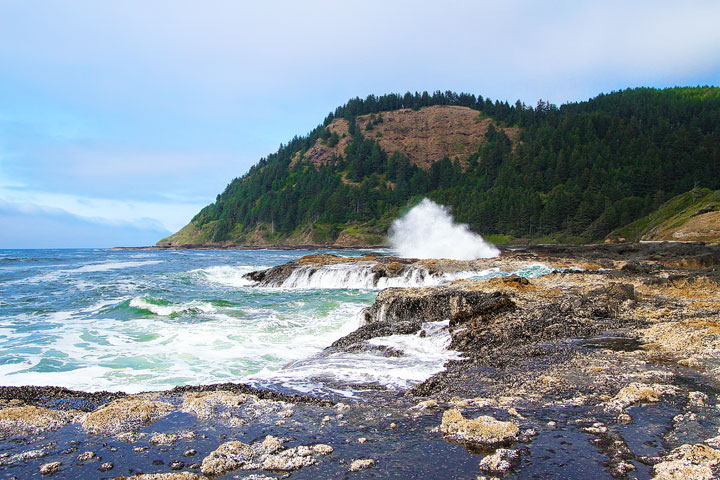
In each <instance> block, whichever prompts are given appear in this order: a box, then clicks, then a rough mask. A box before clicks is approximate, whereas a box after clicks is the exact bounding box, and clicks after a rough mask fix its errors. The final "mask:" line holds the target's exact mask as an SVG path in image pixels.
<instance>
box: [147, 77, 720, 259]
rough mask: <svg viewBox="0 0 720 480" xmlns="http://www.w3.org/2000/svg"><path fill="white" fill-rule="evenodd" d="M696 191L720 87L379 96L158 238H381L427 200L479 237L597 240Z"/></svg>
mask: <svg viewBox="0 0 720 480" xmlns="http://www.w3.org/2000/svg"><path fill="white" fill-rule="evenodd" d="M694 187H705V188H710V189H718V188H720V88H716V87H695V88H673V89H663V90H658V89H650V88H638V89H628V90H623V91H619V92H613V93H610V94H601V95H599V96H597V97H595V98H593V99H590V100H588V101H586V102H579V103H570V104H566V105H562V106H561V107H556V106H554V105H551V104H547V103H545V102H539V103H538V105H537V106H535V107H529V106H526V105H523V104H522V103H520V102H517V103H515V104H514V105H510V104H508V103H507V102H499V101H494V102H493V101H490V100H489V99H484V98H483V97H482V96H479V97H476V96H474V95H470V94H455V93H452V92H445V93H441V92H436V93H435V94H432V95H430V94H427V93H423V94H417V93H416V94H409V93H408V94H405V95H395V94H393V95H385V96H382V97H375V96H371V97H368V98H366V99H364V100H361V99H353V100H351V101H350V102H348V103H347V104H346V105H344V106H342V107H339V108H338V109H336V111H335V112H333V113H332V114H330V115H329V116H328V117H327V118H326V119H325V121H324V122H323V124H322V125H320V126H318V127H317V128H315V129H314V130H313V131H312V132H310V133H309V134H308V135H307V136H304V137H295V138H294V139H293V140H291V141H290V142H289V143H288V144H287V145H283V146H281V148H280V149H279V150H278V151H277V152H276V153H273V154H271V155H269V156H268V157H267V158H263V159H261V160H260V161H259V162H258V164H256V165H255V166H253V167H252V168H251V169H250V171H249V172H247V173H246V174H245V175H243V176H242V177H240V178H236V179H235V180H233V181H232V182H231V183H230V184H229V185H228V186H227V188H226V189H225V191H224V192H223V193H221V194H220V195H218V197H217V199H216V201H215V202H214V203H212V204H210V205H208V206H207V207H205V208H203V209H202V210H201V211H200V212H199V213H198V214H197V215H196V216H195V217H194V218H193V219H192V221H191V222H190V223H189V224H188V225H186V226H185V227H183V228H182V229H181V230H180V231H178V232H177V233H175V234H174V235H172V236H170V237H168V238H166V239H163V240H161V241H159V242H158V245H161V246H180V245H218V246H228V245H254V246H270V245H279V244H285V245H342V246H352V245H377V244H382V243H383V242H384V236H385V234H386V233H387V230H388V228H389V225H390V223H391V222H392V220H393V219H394V218H396V217H397V216H398V215H400V214H401V213H402V211H404V210H405V209H407V208H408V207H409V206H410V205H413V204H414V203H416V202H417V201H418V200H419V199H420V198H422V197H429V198H431V199H433V200H435V201H437V202H439V203H442V204H445V205H447V206H449V207H450V208H451V210H452V213H453V214H454V215H455V217H456V218H457V219H458V220H459V221H461V222H464V223H467V224H469V225H470V227H471V228H472V229H473V230H476V231H479V232H480V233H482V234H502V235H504V236H505V237H506V238H508V237H509V238H529V239H535V240H543V241H545V240H547V241H571V242H583V241H596V240H601V239H603V238H605V237H606V236H607V235H608V234H609V233H610V232H613V231H614V230H615V229H618V228H620V227H623V226H625V225H628V224H631V223H632V222H634V221H636V220H638V219H640V218H642V217H644V216H646V215H649V214H650V213H652V212H654V211H655V210H656V209H657V208H659V207H660V206H661V205H663V204H664V203H665V202H667V201H668V199H671V198H673V197H675V196H676V195H679V194H682V193H683V192H688V191H689V190H691V189H692V188H694ZM688 238H689V237H688Z"/></svg>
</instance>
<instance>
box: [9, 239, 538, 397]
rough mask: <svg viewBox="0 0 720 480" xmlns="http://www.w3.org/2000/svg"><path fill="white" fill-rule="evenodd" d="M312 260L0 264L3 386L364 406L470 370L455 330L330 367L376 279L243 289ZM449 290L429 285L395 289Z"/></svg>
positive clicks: (116, 254)
mask: <svg viewBox="0 0 720 480" xmlns="http://www.w3.org/2000/svg"><path fill="white" fill-rule="evenodd" d="M309 253H315V252H311V251H301V250H293V251H277V250H166V251H155V250H130V251H108V250H99V249H98V250H93V249H78V250H0V385H58V386H63V387H68V388H72V389H81V390H88V391H97V390H112V391H116V390H121V391H126V392H139V391H147V390H161V389H167V388H172V387H174V386H176V385H187V384H206V383H218V382H248V383H252V384H255V385H265V386H272V385H278V386H282V387H284V388H289V389H292V390H295V391H299V392H317V391H320V390H323V389H330V390H332V391H334V392H340V393H342V394H347V395H352V391H353V388H352V385H353V384H364V383H365V384H366V383H375V384H382V385H385V386H387V387H388V388H404V387H408V386H411V385H413V384H415V383H417V382H420V381H422V380H424V379H425V378H427V377H429V376H430V375H432V374H433V373H435V372H437V371H440V369H441V368H442V364H443V363H444V362H445V361H447V360H448V359H451V358H458V357H459V355H458V354H457V353H456V352H451V351H448V350H446V349H445V346H446V344H447V340H448V337H447V334H446V333H445V332H444V329H443V327H444V325H442V324H437V325H428V331H429V332H434V334H431V335H427V336H426V337H425V338H420V337H418V336H414V335H396V336H393V337H386V338H384V339H375V340H373V341H372V342H374V343H376V344H379V345H389V346H394V347H396V348H401V349H402V350H403V351H405V352H406V355H404V356H402V357H397V358H385V357H382V356H380V355H376V354H373V353H369V352H356V353H340V352H336V353H332V354H327V352H325V353H324V352H323V349H324V348H325V347H327V346H328V345H330V343H332V342H333V341H334V340H336V339H337V338H340V337H341V336H343V335H345V334H347V333H350V332H352V331H353V330H354V329H356V328H357V327H358V326H359V325H360V316H359V313H360V312H361V310H362V309H363V308H365V307H367V306H369V305H371V304H372V302H373V300H374V298H375V296H376V295H377V292H378V290H379V288H380V286H379V285H373V284H372V282H368V279H367V276H366V274H365V273H364V272H365V270H363V268H359V269H358V268H357V267H352V268H349V267H348V268H345V269H344V268H343V267H342V266H341V267H339V268H337V267H336V268H335V269H333V270H331V271H328V272H324V273H323V275H316V276H315V278H307V277H303V276H302V275H301V274H300V275H298V276H296V277H295V278H293V279H292V282H289V283H288V284H287V285H279V286H277V287H275V288H258V287H254V286H253V285H252V283H251V282H249V281H247V280H245V279H244V278H243V275H244V274H245V273H248V272H250V271H253V270H258V269H262V268H267V267H270V266H273V265H278V264H281V263H285V262H287V261H289V260H292V259H294V258H299V257H301V256H303V255H306V254H309ZM330 253H336V254H338V255H345V256H348V255H361V254H362V253H365V252H363V251H350V252H349V251H341V252H330ZM300 273H302V272H300ZM542 273H546V269H545V270H544V267H542V266H537V267H535V268H534V269H531V270H529V271H527V272H523V274H525V275H526V276H537V275H539V274H542ZM497 275H501V273H500V272H498V271H497V270H492V271H485V272H469V273H468V274H467V275H466V276H469V277H473V276H475V277H477V276H480V277H488V276H497ZM441 281H442V279H437V278H434V279H430V278H427V277H423V276H422V275H420V276H417V275H416V276H414V277H413V278H407V279H400V280H398V282H396V286H403V285H402V283H403V282H405V283H407V284H409V285H421V284H428V283H438V282H441Z"/></svg>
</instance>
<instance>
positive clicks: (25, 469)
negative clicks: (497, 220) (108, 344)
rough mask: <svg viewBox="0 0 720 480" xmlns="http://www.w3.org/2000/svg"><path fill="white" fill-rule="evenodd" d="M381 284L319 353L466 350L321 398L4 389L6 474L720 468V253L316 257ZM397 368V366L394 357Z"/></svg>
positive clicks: (362, 474) (617, 250)
mask: <svg viewBox="0 0 720 480" xmlns="http://www.w3.org/2000/svg"><path fill="white" fill-rule="evenodd" d="M348 262H358V263H359V264H361V265H362V266H363V268H366V269H368V270H369V271H371V272H372V275H373V282H375V284H380V283H381V282H383V281H387V279H392V278H406V279H407V278H415V277H413V275H416V274H417V272H418V271H421V272H422V275H425V276H426V277H425V278H426V279H427V278H431V277H432V278H441V277H442V276H443V275H445V276H446V277H445V278H449V277H447V276H448V275H454V274H457V273H459V272H467V271H481V270H486V269H488V268H500V269H502V270H503V271H514V270H518V269H522V268H530V267H532V266H533V265H536V264H537V263H538V262H541V263H542V264H543V265H545V266H547V267H550V268H552V269H554V270H553V271H552V273H549V274H547V275H544V276H541V277H539V278H534V279H530V280H528V279H526V278H523V277H519V276H505V277H502V278H494V279H491V280H484V281H478V280H459V281H453V282H443V283H442V284H441V285H438V286H434V287H420V288H388V289H385V290H383V291H381V292H380V293H379V294H378V297H377V299H376V301H375V304H374V305H373V306H371V307H370V308H368V309H367V310H366V311H365V312H364V315H365V320H366V322H365V325H363V326H361V327H360V328H359V329H358V330H356V331H355V332H353V333H351V334H350V335H348V336H346V337H343V338H341V339H339V340H337V341H336V342H335V343H333V345H331V346H328V351H336V350H348V351H362V350H364V349H368V350H370V349H373V348H375V349H376V348H377V346H374V345H373V344H372V343H369V342H368V341H369V340H370V339H372V338H376V337H381V336H388V335H393V334H412V335H417V336H424V335H429V334H431V333H429V332H427V331H426V328H427V324H428V322H446V323H447V326H446V327H445V328H447V329H448V331H449V334H450V338H451V340H450V342H451V343H450V348H453V349H455V350H458V351H460V352H462V353H463V355H464V358H463V359H462V360H458V361H453V362H450V363H449V364H448V365H446V369H445V371H444V372H442V373H440V374H437V375H435V376H434V377H432V378H430V379H428V380H426V381H425V382H422V383H420V384H418V385H416V386H415V387H414V388H413V389H412V390H411V391H407V392H396V391H385V390H382V389H380V388H368V389H367V390H366V391H365V392H360V393H358V394H357V396H356V397H354V398H349V399H341V398H334V399H329V400H328V399H320V398H311V397H305V396H298V395H286V394H281V393H274V392H269V391H265V390H254V389H251V388H249V387H247V386H244V385H237V384H226V385H212V386H201V387H179V388H176V389H173V390H171V391H167V392H154V393H147V394H140V395H132V396H129V395H123V394H110V393H95V394H86V393H82V392H71V391H68V390H63V389H57V388H41V387H21V388H11V387H4V388H0V399H1V400H0V406H2V409H1V410H0V438H2V441H0V477H1V478H12V477H13V476H14V477H17V478H33V477H36V478H41V477H47V478H116V477H119V478H123V477H125V478H138V479H201V478H245V479H248V480H249V479H267V478H285V477H287V476H290V477H291V478H371V477H372V478H393V477H395V478H420V477H425V478H466V479H471V478H478V477H479V478H482V477H486V478H492V477H507V478H589V477H595V478H612V477H614V478H638V479H642V478H655V479H681V478H682V479H685V478H697V479H711V478H718V476H719V475H720V431H719V427H720V398H719V397H718V395H719V394H720V390H719V389H720V383H719V382H718V378H719V373H718V372H720V370H719V368H720V288H719V284H720V249H719V248H718V247H708V246H704V245H701V244H644V245H602V246H589V247H533V248H532V249H529V248H528V249H518V250H515V251H506V252H503V254H502V256H501V257H499V258H496V259H488V260H477V261H474V262H454V261H443V260H432V261H417V260H407V259H398V258H393V257H383V256H372V257H360V258H358V259H354V260H348V259H347V258H341V257H334V256H331V255H319V256H310V257H304V258H303V259H300V260H298V261H295V262H291V263H289V264H286V265H284V266H279V267H275V268H273V269H270V270H266V271H263V272H254V273H252V274H250V275H249V278H251V279H252V280H254V281H256V282H257V283H258V285H264V286H277V285H282V284H283V283H284V282H286V281H287V280H288V279H289V278H291V277H292V275H293V274H294V272H297V271H298V270H299V269H305V270H304V277H303V278H305V279H307V278H309V277H311V276H312V275H314V274H316V272H323V271H324V270H323V269H325V268H327V267H328V266H332V265H335V266H337V265H344V264H347V263H348ZM386 353H387V354H388V355H399V356H401V355H403V352H402V351H388V352H386Z"/></svg>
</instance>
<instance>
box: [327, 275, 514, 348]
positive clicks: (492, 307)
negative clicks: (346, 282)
mask: <svg viewBox="0 0 720 480" xmlns="http://www.w3.org/2000/svg"><path fill="white" fill-rule="evenodd" d="M475 285H476V284H475V283H474V282H454V283H452V284H449V285H445V286H441V287H426V288H388V289H385V290H383V291H382V292H380V293H379V294H378V296H377V298H376V299H375V303H374V304H373V305H372V306H371V307H370V308H367V309H365V310H364V311H363V316H364V318H365V322H366V324H365V325H363V326H361V327H360V328H358V329H357V330H355V331H354V332H352V333H351V334H349V335H346V336H345V337H343V338H341V339H339V340H337V341H336V342H335V343H333V344H332V347H333V348H343V349H352V348H355V346H356V345H357V344H358V343H360V342H363V341H365V340H369V339H371V338H375V337H386V336H389V335H398V334H413V333H418V332H419V331H420V330H421V329H422V325H423V323H425V322H439V321H444V320H450V325H451V326H456V325H459V324H461V323H464V322H466V321H468V320H470V319H474V320H476V321H483V319H489V318H491V317H492V316H494V315H497V314H498V313H500V312H504V311H507V310H511V309H513V308H514V307H515V304H514V303H513V301H512V300H510V298H509V297H508V295H506V294H503V293H500V292H490V293H486V292H483V291H480V290H477V289H475V288H474V286H475Z"/></svg>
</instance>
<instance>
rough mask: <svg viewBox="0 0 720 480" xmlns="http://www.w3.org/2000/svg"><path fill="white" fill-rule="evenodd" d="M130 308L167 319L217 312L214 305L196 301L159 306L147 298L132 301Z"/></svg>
mask: <svg viewBox="0 0 720 480" xmlns="http://www.w3.org/2000/svg"><path fill="white" fill-rule="evenodd" d="M130 306H131V307H133V308H140V309H142V310H147V311H149V312H152V313H154V314H155V315H162V316H166V317H167V316H170V315H173V314H178V313H185V312H202V313H214V312H216V311H217V310H216V308H215V307H214V306H213V305H212V304H210V303H208V302H198V301H196V300H193V301H190V302H184V303H175V304H157V303H152V302H150V301H149V300H148V299H146V298H142V297H136V298H133V299H132V300H130Z"/></svg>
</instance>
